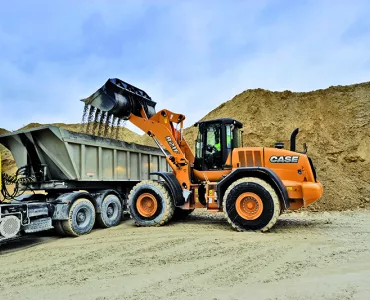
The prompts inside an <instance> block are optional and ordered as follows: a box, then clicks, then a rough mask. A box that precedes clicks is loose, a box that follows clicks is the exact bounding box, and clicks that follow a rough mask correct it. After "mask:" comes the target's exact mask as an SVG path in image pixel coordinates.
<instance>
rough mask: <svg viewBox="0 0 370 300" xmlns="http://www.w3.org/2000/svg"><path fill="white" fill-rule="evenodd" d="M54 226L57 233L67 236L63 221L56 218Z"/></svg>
mask: <svg viewBox="0 0 370 300" xmlns="http://www.w3.org/2000/svg"><path fill="white" fill-rule="evenodd" d="M53 226H54V229H55V232H56V233H57V235H60V236H65V235H66V234H65V232H64V229H63V225H62V221H60V220H56V221H54V222H53Z"/></svg>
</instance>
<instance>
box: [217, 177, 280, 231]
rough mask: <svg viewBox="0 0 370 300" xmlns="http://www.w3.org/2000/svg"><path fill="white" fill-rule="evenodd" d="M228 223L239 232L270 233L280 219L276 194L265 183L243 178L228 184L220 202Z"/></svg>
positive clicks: (259, 180)
mask: <svg viewBox="0 0 370 300" xmlns="http://www.w3.org/2000/svg"><path fill="white" fill-rule="evenodd" d="M223 209H224V214H225V216H226V219H227V221H228V222H229V223H230V224H231V226H232V227H233V228H235V229H236V230H238V231H245V230H256V231H257V230H258V231H262V232H265V231H268V230H269V229H271V228H272V227H273V226H274V225H275V223H276V221H277V219H278V217H279V215H280V202H279V198H278V196H277V194H276V192H275V190H274V189H273V188H272V187H271V185H269V184H268V183H267V182H266V181H264V180H262V179H259V178H255V177H249V178H242V179H239V180H237V181H235V182H234V183H233V184H231V185H230V186H229V187H228V189H227V190H226V192H225V196H224V198H223Z"/></svg>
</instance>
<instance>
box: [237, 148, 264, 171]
mask: <svg viewBox="0 0 370 300" xmlns="http://www.w3.org/2000/svg"><path fill="white" fill-rule="evenodd" d="M239 167H262V153H261V151H239Z"/></svg>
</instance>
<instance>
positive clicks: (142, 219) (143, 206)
mask: <svg viewBox="0 0 370 300" xmlns="http://www.w3.org/2000/svg"><path fill="white" fill-rule="evenodd" d="M128 205H129V209H130V215H131V217H132V218H133V219H134V220H135V223H136V225H138V226H161V225H164V224H166V223H167V222H168V221H170V220H171V218H172V216H173V213H174V211H175V206H174V204H173V200H172V199H171V197H170V194H169V193H168V191H167V189H166V188H165V187H164V186H163V185H161V184H159V183H158V182H155V181H152V180H145V181H142V182H140V183H138V184H137V185H135V186H134V187H133V188H132V190H131V192H130V195H129V196H128Z"/></svg>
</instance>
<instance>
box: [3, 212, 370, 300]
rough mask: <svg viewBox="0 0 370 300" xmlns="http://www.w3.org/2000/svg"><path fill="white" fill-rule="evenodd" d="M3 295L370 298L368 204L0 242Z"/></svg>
mask: <svg viewBox="0 0 370 300" xmlns="http://www.w3.org/2000/svg"><path fill="white" fill-rule="evenodd" d="M0 248H1V250H0V254H1V255H0V299H2V300H3V299H4V300H5V299H39V300H41V299H202V300H206V299H370V211H356V212H331V213H328V212H326V213H309V212H301V213H290V214H286V215H283V216H281V218H280V220H279V221H278V223H277V225H276V226H275V228H274V229H273V230H272V232H269V233H265V234H262V233H254V232H247V233H238V232H234V231H233V230H232V229H231V228H230V226H229V225H228V224H227V223H226V221H225V219H224V218H223V215H222V214H217V215H216V214H208V213H204V212H198V213H196V214H194V215H192V216H191V217H190V218H189V219H188V220H186V221H183V222H181V223H180V222H177V223H172V224H170V225H168V226H165V227H160V228H137V227H135V226H134V225H133V222H132V221H131V220H129V221H125V222H123V223H122V224H121V225H119V226H117V227H115V228H110V229H105V230H94V231H93V232H92V233H91V234H89V235H87V236H83V237H79V238H56V237H52V236H45V235H43V236H36V237H29V238H25V239H23V240H20V241H13V242H10V243H7V244H5V245H1V246H0Z"/></svg>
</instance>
